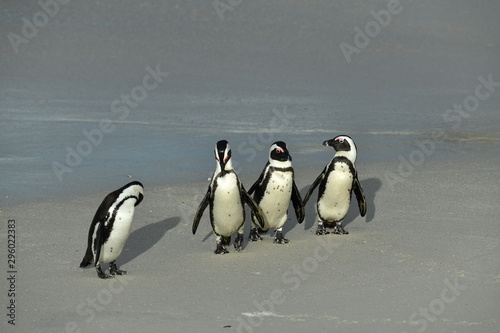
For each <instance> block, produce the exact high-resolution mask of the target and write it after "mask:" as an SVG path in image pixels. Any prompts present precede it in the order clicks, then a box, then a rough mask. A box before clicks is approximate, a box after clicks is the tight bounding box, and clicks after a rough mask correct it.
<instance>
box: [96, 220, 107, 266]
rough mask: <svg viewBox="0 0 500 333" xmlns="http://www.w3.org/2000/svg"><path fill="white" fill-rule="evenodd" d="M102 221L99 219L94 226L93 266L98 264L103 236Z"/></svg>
mask: <svg viewBox="0 0 500 333" xmlns="http://www.w3.org/2000/svg"><path fill="white" fill-rule="evenodd" d="M105 221H106V220H104V221H99V222H97V225H96V226H95V227H96V228H97V232H96V238H95V260H94V266H98V265H100V262H99V258H100V257H101V247H102V243H103V238H104V223H105Z"/></svg>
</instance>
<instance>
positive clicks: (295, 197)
mask: <svg viewBox="0 0 500 333" xmlns="http://www.w3.org/2000/svg"><path fill="white" fill-rule="evenodd" d="M292 204H293V208H294V209H295V216H297V222H298V223H299V224H300V223H302V221H304V217H305V212H304V204H303V203H302V197H301V196H300V192H299V189H298V188H297V185H295V181H294V182H293V185H292Z"/></svg>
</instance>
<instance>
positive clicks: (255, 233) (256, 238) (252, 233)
mask: <svg viewBox="0 0 500 333" xmlns="http://www.w3.org/2000/svg"><path fill="white" fill-rule="evenodd" d="M249 239H250V241H251V242H257V241H261V240H262V237H260V235H259V232H258V231H257V228H251V229H250V236H249Z"/></svg>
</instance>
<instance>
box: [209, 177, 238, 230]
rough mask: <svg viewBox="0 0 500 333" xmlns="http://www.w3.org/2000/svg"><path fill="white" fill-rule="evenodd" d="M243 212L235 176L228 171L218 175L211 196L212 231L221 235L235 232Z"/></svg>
mask: <svg viewBox="0 0 500 333" xmlns="http://www.w3.org/2000/svg"><path fill="white" fill-rule="evenodd" d="M244 213H245V211H244V209H243V206H242V203H241V196H240V190H239V188H238V180H237V176H236V175H235V174H234V173H229V174H226V175H224V176H223V177H219V178H218V179H217V188H216V190H215V193H214V198H213V211H212V214H213V217H214V231H215V232H216V233H217V234H219V235H222V236H230V235H232V234H234V233H236V232H237V231H238V229H240V227H241V226H242V225H243V222H244V219H245V215H244Z"/></svg>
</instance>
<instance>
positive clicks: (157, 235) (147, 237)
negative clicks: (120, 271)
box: [117, 216, 181, 265]
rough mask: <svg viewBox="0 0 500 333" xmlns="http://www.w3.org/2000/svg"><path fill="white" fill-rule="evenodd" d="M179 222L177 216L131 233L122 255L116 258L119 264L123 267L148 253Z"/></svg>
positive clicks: (179, 219)
mask: <svg viewBox="0 0 500 333" xmlns="http://www.w3.org/2000/svg"><path fill="white" fill-rule="evenodd" d="M180 221H181V218H180V217H179V216H176V217H171V218H168V219H165V220H162V221H158V222H154V223H150V224H147V225H145V226H143V227H141V228H139V229H137V230H135V231H133V232H132V233H131V234H130V236H129V238H128V240H127V243H126V245H125V248H124V249H123V253H122V254H121V255H120V257H118V260H117V261H118V262H119V264H120V265H124V264H126V263H128V262H130V261H132V260H134V259H135V258H137V257H138V256H140V255H141V254H143V253H144V252H146V251H148V250H149V249H150V248H152V247H153V246H154V245H155V244H156V243H158V242H159V241H160V239H161V238H162V237H163V236H164V235H165V234H166V233H167V231H169V230H171V229H173V228H175V227H176V226H177V225H178V224H179V222H180Z"/></svg>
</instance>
